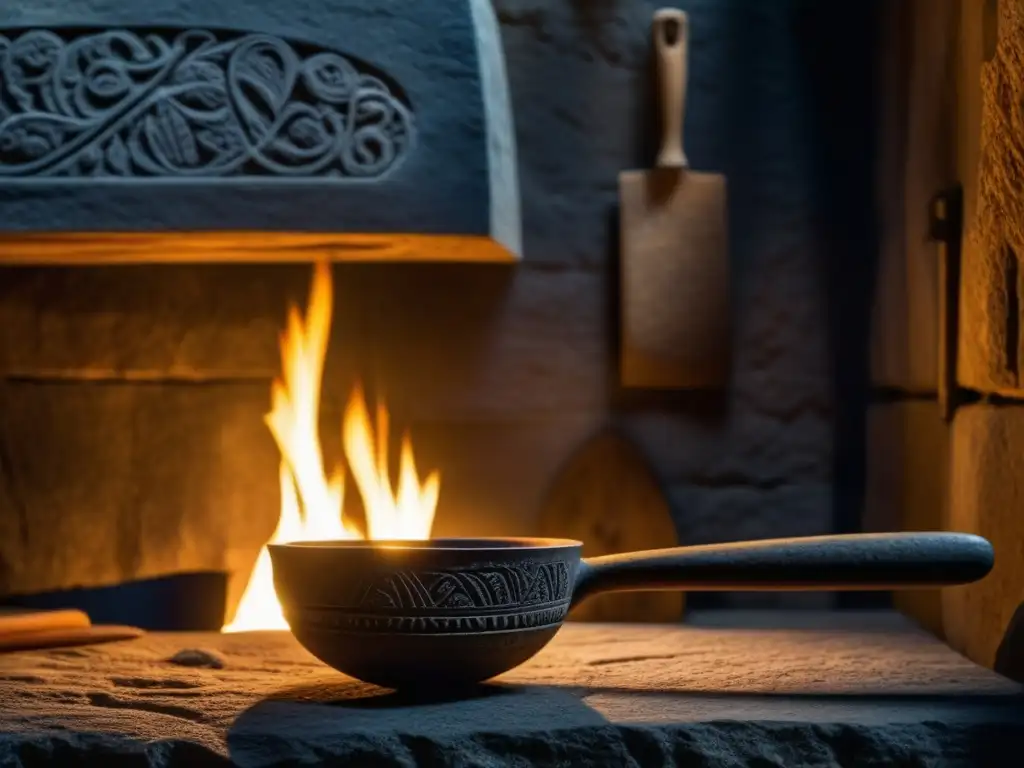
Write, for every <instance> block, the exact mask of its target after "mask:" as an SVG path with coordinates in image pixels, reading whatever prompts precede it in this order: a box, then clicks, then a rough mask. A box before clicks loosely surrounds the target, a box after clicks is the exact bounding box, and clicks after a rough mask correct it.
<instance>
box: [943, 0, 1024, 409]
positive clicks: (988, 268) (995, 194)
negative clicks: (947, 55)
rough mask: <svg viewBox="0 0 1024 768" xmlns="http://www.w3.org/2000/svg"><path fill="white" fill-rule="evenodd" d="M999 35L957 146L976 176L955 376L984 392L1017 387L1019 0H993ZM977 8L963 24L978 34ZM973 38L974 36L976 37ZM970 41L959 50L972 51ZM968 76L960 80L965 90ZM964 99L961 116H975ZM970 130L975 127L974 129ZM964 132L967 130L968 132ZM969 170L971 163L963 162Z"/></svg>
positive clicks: (1021, 246)
mask: <svg viewBox="0 0 1024 768" xmlns="http://www.w3.org/2000/svg"><path fill="white" fill-rule="evenodd" d="M998 6H999V19H998V22H999V23H998V31H999V40H998V45H997V46H996V49H995V55H994V57H993V58H992V60H991V61H989V62H987V63H985V64H984V65H981V67H980V69H981V73H980V81H981V85H980V102H981V103H980V107H979V111H980V124H981V129H980V136H978V137H977V144H978V148H977V152H974V151H972V150H973V149H974V147H972V146H971V144H970V143H966V140H965V145H964V147H963V148H962V154H964V155H965V156H966V157H970V158H971V159H972V160H974V159H976V161H977V162H978V166H977V172H976V176H977V180H976V182H975V181H974V180H973V179H971V182H970V184H969V185H968V187H967V191H968V192H974V191H975V190H976V194H977V198H976V200H975V199H971V200H970V201H969V205H968V209H967V214H968V216H967V220H966V225H967V232H966V237H965V248H964V262H963V273H962V279H963V284H962V287H961V310H960V311H961V328H962V329H963V330H962V332H961V334H960V344H959V365H960V369H959V377H960V381H961V383H963V384H964V385H966V386H968V387H971V388H974V389H978V390H981V391H985V392H1000V393H1007V394H1012V393H1019V392H1020V391H1021V381H1020V364H1019V362H1020V356H1021V350H1022V344H1024V341H1022V338H1021V334H1020V326H1021V311H1022V310H1021V307H1022V303H1021V286H1022V285H1024V277H1022V274H1024V272H1022V270H1021V268H1020V257H1021V256H1022V255H1024V228H1022V224H1021V222H1024V190H1022V188H1021V184H1020V179H1021V176H1022V174H1024V166H1022V162H1024V161H1022V151H1024V106H1022V104H1024V101H1022V99H1024V3H1021V2H1020V1H1019V0H1004V1H1001V2H1000V3H999V4H998ZM976 17H977V11H976V13H975V17H971V18H973V19H974V22H975V23H974V24H972V25H968V26H967V27H965V29H966V32H967V33H971V32H973V33H974V37H976V38H979V37H980V36H981V35H982V30H981V29H980V20H979V19H978V18H976ZM979 43H980V41H979ZM977 47H979V46H975V47H974V48H967V49H966V50H967V52H968V53H970V54H974V57H975V58H976V57H977V55H978V54H980V53H981V51H980V50H976V48H977ZM977 88H978V86H977V84H976V83H968V91H967V94H968V97H969V98H970V96H971V90H972V89H977ZM973 107H974V104H973V103H972V101H970V100H969V101H967V103H966V104H965V106H964V107H963V109H964V110H965V111H966V112H967V114H966V115H965V118H964V119H965V120H967V119H968V118H970V117H975V114H974V111H973ZM974 135H975V136H976V135H977V134H976V133H975V134H974ZM967 138H968V139H969V138H971V135H968V137H967ZM966 170H967V171H970V170H971V169H966Z"/></svg>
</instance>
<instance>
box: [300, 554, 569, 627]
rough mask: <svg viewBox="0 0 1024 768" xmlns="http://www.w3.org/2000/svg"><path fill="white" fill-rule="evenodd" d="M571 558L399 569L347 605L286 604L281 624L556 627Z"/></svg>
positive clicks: (363, 587)
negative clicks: (286, 620)
mask: <svg viewBox="0 0 1024 768" xmlns="http://www.w3.org/2000/svg"><path fill="white" fill-rule="evenodd" d="M574 571H575V563H574V562H572V561H562V560H559V561H553V562H533V561H525V562H515V563H512V562H508V563H487V564H478V565H473V566H470V567H463V568H450V569H444V570H440V569H431V570H421V571H411V570H399V571H394V572H391V573H383V574H380V575H378V576H376V577H374V578H371V579H369V580H367V581H365V582H364V583H362V584H360V587H359V588H358V589H357V590H356V591H355V599H354V600H353V601H352V604H351V605H345V606H292V607H291V608H290V610H288V618H289V623H291V624H292V625H293V626H302V627H307V628H309V629H315V630H318V631H337V632H378V633H409V634H481V633H489V632H507V631H510V630H522V629H539V628H543V627H552V626H558V625H559V624H561V623H562V621H563V620H564V619H565V617H566V614H567V613H568V611H569V603H570V600H571V598H572V587H573V577H574V575H575V574H574Z"/></svg>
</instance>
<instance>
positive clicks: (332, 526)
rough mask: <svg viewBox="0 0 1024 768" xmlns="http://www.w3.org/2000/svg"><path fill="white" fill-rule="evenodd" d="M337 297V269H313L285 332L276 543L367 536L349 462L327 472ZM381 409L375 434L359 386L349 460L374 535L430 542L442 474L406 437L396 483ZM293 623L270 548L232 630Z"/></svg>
mask: <svg viewBox="0 0 1024 768" xmlns="http://www.w3.org/2000/svg"><path fill="white" fill-rule="evenodd" d="M332 295H333V287H332V284H331V269H330V266H329V265H328V264H327V263H325V262H319V263H317V264H316V266H315V268H314V271H313V282H312V286H311V288H310V295H309V304H308V306H307V309H306V316H305V317H303V316H302V314H301V312H300V311H299V309H298V307H295V306H292V307H290V308H289V311H288V323H287V327H286V329H285V331H284V332H283V333H282V334H281V342H280V343H281V364H282V374H281V378H279V379H277V380H275V381H274V383H273V385H272V387H271V409H270V413H268V414H267V416H266V417H265V421H266V424H267V426H268V427H269V428H270V432H271V434H272V435H273V436H274V440H275V442H276V443H277V446H278V448H279V449H280V451H281V466H280V471H279V476H280V485H281V515H280V517H279V518H278V523H277V529H276V530H275V531H274V534H273V536H271V538H270V542H269V543H271V544H276V543H284V542H289V541H330V540H338V539H361V538H363V532H362V531H360V530H359V528H358V527H357V526H356V525H355V524H353V523H352V521H350V520H348V519H347V518H346V517H345V515H344V512H343V510H342V506H343V501H344V492H345V472H344V468H343V467H337V468H335V469H334V471H333V472H331V474H330V475H329V476H328V474H327V473H326V472H325V470H324V459H323V451H322V449H321V446H320V437H319V416H320V391H321V382H322V380H323V370H324V358H325V356H326V353H327V342H328V338H329V336H330V326H331V311H332V304H333V301H332ZM376 411H377V412H376V430H374V428H373V426H372V425H371V420H370V415H369V410H368V408H367V406H366V400H365V398H364V396H363V392H362V389H361V388H360V387H359V386H356V387H355V389H354V390H353V392H352V394H351V396H350V398H349V402H348V405H347V407H346V409H345V415H344V418H343V422H342V437H343V445H344V451H345V457H346V459H347V460H348V465H349V468H350V470H351V473H352V476H353V478H354V479H355V484H356V488H357V489H358V491H359V494H360V496H361V497H362V500H363V507H364V509H365V512H366V527H367V529H368V530H367V533H368V534H369V537H370V538H371V539H385V538H386V539H427V538H430V531H431V528H432V527H433V522H434V512H435V509H436V507H437V499H438V494H439V492H440V487H441V478H440V474H439V473H438V472H436V471H435V472H431V473H430V474H429V475H428V476H427V477H426V479H425V480H424V481H423V482H422V483H421V482H420V479H419V475H418V474H417V472H416V464H415V461H414V458H413V450H412V441H411V439H410V438H409V435H408V434H406V435H404V436H403V439H402V447H401V454H400V457H399V471H398V488H397V490H396V489H394V488H392V484H391V478H390V472H389V470H388V431H389V415H388V411H387V408H386V407H385V406H384V405H383V404H379V405H378V406H377V409H376ZM287 628H288V624H287V622H286V621H285V618H284V615H283V614H282V612H281V604H280V603H279V602H278V599H277V595H276V593H275V592H274V579H273V570H272V567H271V563H270V554H269V552H268V551H267V548H266V547H264V548H263V549H262V550H261V551H260V554H259V557H258V558H257V560H256V565H255V567H254V568H253V571H252V575H251V576H250V577H249V583H248V585H247V586H246V588H245V592H244V593H243V595H242V600H241V602H240V603H239V605H238V609H237V610H236V611H235V615H234V618H233V619H232V621H231V622H230V623H229V624H227V625H226V626H225V627H224V629H223V631H224V632H243V631H249V630H260V629H287Z"/></svg>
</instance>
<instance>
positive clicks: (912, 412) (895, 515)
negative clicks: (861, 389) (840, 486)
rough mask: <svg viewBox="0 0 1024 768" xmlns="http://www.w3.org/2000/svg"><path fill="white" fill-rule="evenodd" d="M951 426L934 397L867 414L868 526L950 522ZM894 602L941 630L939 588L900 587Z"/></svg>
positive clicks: (907, 527)
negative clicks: (906, 588)
mask: <svg viewBox="0 0 1024 768" xmlns="http://www.w3.org/2000/svg"><path fill="white" fill-rule="evenodd" d="M948 495H949V427H948V425H947V424H946V422H944V421H943V420H942V418H941V414H940V412H939V406H938V403H937V402H936V401H934V400H910V401H904V402H895V403H879V404H876V405H873V406H871V411H870V413H869V414H868V473H867V488H866V491H865V494H864V497H865V502H864V527H865V529H866V530H871V531H928V530H932V531H937V530H943V529H945V528H946V526H947V521H948V519H949V515H948V512H947V505H948ZM895 600H896V605H897V606H898V607H899V608H900V609H901V610H903V611H905V612H906V613H907V614H908V615H910V616H912V617H914V618H915V619H916V620H917V621H919V622H920V623H921V624H923V625H924V626H925V627H927V628H928V629H930V630H931V631H933V632H935V633H936V634H938V635H940V636H941V634H942V605H941V595H940V593H939V591H938V590H911V591H907V592H901V593H897V595H896V597H895Z"/></svg>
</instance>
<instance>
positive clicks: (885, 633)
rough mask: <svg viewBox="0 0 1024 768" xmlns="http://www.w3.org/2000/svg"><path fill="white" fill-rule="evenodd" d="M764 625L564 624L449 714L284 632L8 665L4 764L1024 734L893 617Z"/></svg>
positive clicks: (217, 761)
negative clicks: (343, 668)
mask: <svg viewBox="0 0 1024 768" xmlns="http://www.w3.org/2000/svg"><path fill="white" fill-rule="evenodd" d="M720 615H721V614H719V616H720ZM763 616H767V617H769V618H770V619H771V621H770V622H768V623H766V622H764V621H751V620H750V616H749V615H748V616H747V617H745V621H744V622H743V626H735V625H736V621H734V620H731V621H727V622H722V621H721V620H720V619H719V618H718V617H712V619H710V620H709V619H708V618H707V617H697V618H696V619H695V622H694V623H691V624H689V625H684V626H669V627H666V626H654V625H619V626H612V625H601V624H593V625H580V624H576V625H569V626H567V627H566V628H565V629H564V630H563V632H562V633H560V635H559V636H558V637H557V638H556V640H555V641H554V642H553V644H552V645H551V646H550V647H549V648H548V649H546V650H545V651H544V652H543V653H542V654H541V655H540V656H538V657H537V658H536V659H534V660H533V661H531V662H530V663H528V664H527V665H525V666H523V667H521V668H520V669H519V670H516V671H514V672H512V673H509V674H508V675H505V676H504V677H502V678H500V679H499V681H497V682H496V683H495V684H493V685H490V686H486V687H484V688H482V689H481V690H480V692H479V693H478V694H477V695H475V696H474V697H472V698H468V699H464V700H461V701H433V702H413V701H409V700H403V699H402V698H401V697H399V696H398V695H396V694H393V693H389V692H386V691H382V690H380V689H375V688H373V687H371V686H367V685H364V684H362V683H358V682H356V681H353V680H351V679H348V678H345V677H343V676H341V675H338V674H334V673H332V672H331V671H330V670H328V669H326V668H325V667H323V666H322V665H320V664H318V663H317V662H316V661H314V660H313V659H312V658H310V657H309V656H308V655H306V654H305V652H303V651H302V650H301V649H300V648H299V647H298V646H297V645H296V644H295V642H294V641H293V640H292V639H291V637H290V636H289V635H286V634H283V633H261V634H249V635H233V636H220V635H188V634H183V635H170V634H162V635H156V634H154V635H150V636H148V637H146V638H143V639H142V640H138V641H133V642H128V643H119V644H112V645H107V646H95V647H91V648H80V649H63V650H55V651H48V652H34V653H20V654H11V655H7V656H3V657H0V765H4V766H9V765H10V766H23V765H36V764H41V763H42V762H43V761H46V760H51V761H52V760H56V761H58V762H59V763H60V764H61V765H79V764H81V765H85V764H89V765H93V764H98V763H97V762H96V761H104V760H106V761H111V762H113V761H114V760H118V761H119V762H118V764H122V763H121V762H120V760H124V761H126V762H125V763H123V764H131V765H144V766H158V765H159V766H164V767H171V768H173V766H189V767H190V768H195V767H198V768H201V767H202V766H213V765H217V766H221V765H225V766H226V765H240V766H252V767H254V768H255V767H257V766H268V767H269V766H290V765H306V764H310V763H309V761H310V760H314V759H315V760H318V761H320V762H323V763H325V764H326V763H329V764H337V765H371V764H372V765H402V766H414V765H441V766H446V765H490V764H511V763H512V762H515V761H517V760H518V761H524V763H528V764H529V765H531V766H545V765H565V764H573V765H576V764H581V765H598V766H600V765H652V766H676V765H690V764H694V762H693V761H698V762H700V761H703V762H702V763H701V764H715V765H736V766H742V765H760V766H764V765H785V766H787V767H790V768H796V767H798V766H802V765H821V764H832V765H866V764H880V765H888V764H894V763H896V762H900V763H914V764H928V765H951V766H952V765H957V766H959V765H964V766H966V765H976V764H990V762H989V761H991V760H992V759H993V754H994V750H999V749H1009V746H1010V744H1011V743H1012V741H1013V739H1014V734H1015V733H1018V734H1019V732H1020V729H1021V727H1022V726H1024V707H1022V706H1021V704H1022V701H1024V689H1022V688H1021V687H1020V686H1017V685H1015V684H1013V683H1011V682H1009V681H1007V680H1005V679H1004V678H1001V677H999V676H998V675H996V674H994V673H992V672H990V671H988V670H986V669H983V668H981V667H979V666H976V665H974V664H972V663H971V662H969V661H967V660H966V659H964V658H963V657H961V656H959V655H958V654H956V653H954V652H953V651H951V650H950V649H949V648H947V647H946V646H945V645H943V644H942V643H940V642H938V641H937V640H935V639H934V638H932V637H931V636H930V635H928V634H927V633H925V632H924V631H922V630H920V629H917V628H916V627H914V626H912V625H910V624H909V623H908V622H907V621H906V620H904V619H902V618H901V617H899V616H897V615H894V614H854V615H845V616H843V615H833V616H831V617H828V618H825V619H822V618H821V617H817V618H813V617H810V616H808V615H806V614H804V615H802V616H799V617H797V618H799V619H800V620H801V621H802V622H803V624H802V625H800V624H798V623H796V622H794V621H789V622H781V623H780V621H779V619H781V618H784V615H782V614H763V615H762V618H763ZM755 618H756V617H755ZM716 621H717V624H716V623H715V622H716ZM824 623H827V625H828V628H823V626H824ZM185 648H202V649H207V650H208V651H209V652H210V653H211V654H213V655H214V656H215V658H217V659H218V661H219V662H220V663H221V668H202V667H183V666H178V665H175V664H174V663H172V662H171V661H170V659H171V657H172V656H174V655H175V654H176V653H178V652H180V651H181V650H182V649H185ZM178 658H179V659H180V658H181V657H180V656H179V657H178ZM192 658H193V659H194V658H195V655H193V657H192ZM347 761H352V762H347Z"/></svg>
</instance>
